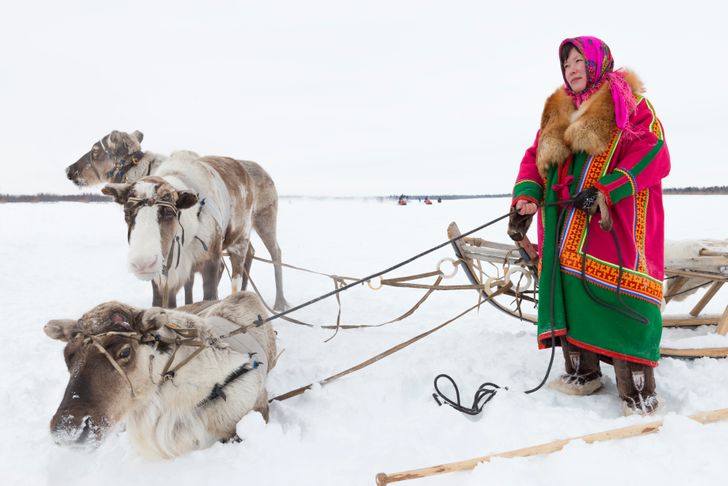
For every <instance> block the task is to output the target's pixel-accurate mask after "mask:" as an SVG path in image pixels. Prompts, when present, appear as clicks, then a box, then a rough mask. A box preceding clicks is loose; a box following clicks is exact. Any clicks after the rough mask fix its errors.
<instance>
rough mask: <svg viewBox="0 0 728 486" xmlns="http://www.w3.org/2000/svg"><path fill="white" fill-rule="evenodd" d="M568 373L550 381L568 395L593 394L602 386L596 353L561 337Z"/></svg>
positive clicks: (555, 387) (554, 386) (552, 385)
mask: <svg viewBox="0 0 728 486" xmlns="http://www.w3.org/2000/svg"><path fill="white" fill-rule="evenodd" d="M561 349H562V350H563V352H564V360H565V368H566V373H564V374H563V375H561V376H560V377H558V378H557V379H555V380H554V381H552V382H551V383H550V386H551V388H553V389H555V390H558V391H560V392H562V393H566V394H568V395H591V394H592V393H594V392H595V391H597V390H599V389H600V388H601V387H602V379H601V378H602V372H601V370H600V368H599V356H598V355H597V354H596V353H592V352H591V351H587V350H585V349H581V348H578V347H576V346H574V345H573V344H571V343H570V342H569V341H567V340H566V338H565V337H562V338H561Z"/></svg>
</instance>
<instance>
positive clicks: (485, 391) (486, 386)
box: [432, 373, 508, 415]
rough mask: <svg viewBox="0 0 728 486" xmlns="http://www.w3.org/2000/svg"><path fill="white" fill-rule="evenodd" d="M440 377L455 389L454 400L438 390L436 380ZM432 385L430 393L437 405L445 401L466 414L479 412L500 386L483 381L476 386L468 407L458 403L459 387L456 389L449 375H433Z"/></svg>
mask: <svg viewBox="0 0 728 486" xmlns="http://www.w3.org/2000/svg"><path fill="white" fill-rule="evenodd" d="M441 379H445V380H447V381H449V382H450V384H451V385H452V387H453V389H454V390H455V400H453V399H451V398H450V397H448V396H447V395H445V394H444V393H443V392H442V390H440V387H439V385H438V383H437V382H438V381H439V380H441ZM434 386H435V393H433V394H432V398H434V399H435V401H436V402H437V404H438V405H439V406H442V404H443V403H447V404H448V405H450V406H451V407H452V408H454V409H455V410H457V411H458V412H462V413H466V414H468V415H478V414H480V412H482V411H483V407H485V405H486V404H487V403H488V402H489V401H491V400H492V399H493V397H495V394H496V393H498V390H500V388H501V387H500V386H498V385H496V384H495V383H490V382H487V383H483V384H482V385H480V386H479V387H478V389H477V390H476V392H475V396H474V397H473V404H472V405H471V406H470V407H466V406H464V405H463V404H462V403H460V389H458V386H457V384H456V383H455V380H453V379H452V378H451V377H450V375H446V374H445V373H440V374H439V375H437V376H436V377H435V382H434ZM504 390H508V388H504ZM438 397H439V398H438ZM440 399H442V401H440Z"/></svg>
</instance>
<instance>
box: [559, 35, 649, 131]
mask: <svg viewBox="0 0 728 486" xmlns="http://www.w3.org/2000/svg"><path fill="white" fill-rule="evenodd" d="M568 44H570V45H572V46H574V47H575V48H576V50H577V51H579V53H580V54H581V55H582V56H584V61H585V63H586V76H587V84H586V89H584V91H582V92H581V93H574V92H573V91H572V90H571V87H570V86H569V83H568V82H567V81H566V74H565V73H564V60H565V54H566V52H567V49H564V47H565V46H566V45H568ZM559 58H560V60H561V75H562V76H563V77H564V85H565V90H566V92H567V93H568V94H569V96H571V98H572V99H573V100H574V104H576V106H577V107H578V106H579V105H581V104H582V103H583V102H584V101H586V100H587V99H589V97H590V96H591V95H592V94H594V93H595V92H596V91H597V90H598V89H599V88H601V87H602V84H604V81H607V82H608V83H609V91H610V92H611V93H612V101H614V117H615V120H616V122H617V127H619V128H621V129H624V128H625V127H627V123H628V121H629V115H630V114H631V113H632V112H633V111H634V110H635V99H634V94H632V88H630V86H629V83H627V81H626V80H625V79H624V75H625V73H624V71H621V70H620V71H614V58H612V53H611V51H610V50H609V46H608V45H607V44H606V43H605V42H604V41H602V40H600V39H597V38H596V37H589V36H581V37H573V38H571V39H564V41H562V42H561V45H560V46H559Z"/></svg>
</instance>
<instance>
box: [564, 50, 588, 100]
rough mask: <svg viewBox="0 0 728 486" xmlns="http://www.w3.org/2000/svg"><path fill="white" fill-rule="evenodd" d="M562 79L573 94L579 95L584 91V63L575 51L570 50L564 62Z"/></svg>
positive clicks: (585, 80) (582, 58)
mask: <svg viewBox="0 0 728 486" xmlns="http://www.w3.org/2000/svg"><path fill="white" fill-rule="evenodd" d="M564 77H565V78H566V82H567V83H569V87H570V88H571V91H573V92H574V93H581V92H582V91H584V89H586V83H587V78H586V62H584V56H582V55H581V54H580V53H579V51H578V50H576V49H573V48H572V49H571V52H569V56H568V57H567V58H566V61H564Z"/></svg>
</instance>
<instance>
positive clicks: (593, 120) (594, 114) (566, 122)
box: [536, 71, 644, 177]
mask: <svg viewBox="0 0 728 486" xmlns="http://www.w3.org/2000/svg"><path fill="white" fill-rule="evenodd" d="M625 79H626V80H627V82H628V83H629V86H630V87H631V88H632V93H633V94H634V95H641V94H642V93H643V92H644V87H643V85H642V81H640V79H639V78H638V77H637V75H636V74H634V73H632V72H629V71H628V72H626V73H625ZM616 127H617V125H616V122H615V118H614V102H613V101H612V95H611V93H610V91H609V83H607V82H605V83H604V84H603V85H602V87H601V88H599V89H598V90H597V91H596V92H595V93H594V94H593V95H592V96H591V97H590V98H589V99H588V100H586V101H585V102H583V103H582V104H581V106H580V107H579V108H578V109H577V108H576V107H575V106H574V102H573V101H572V99H571V97H570V96H569V95H568V93H567V92H566V91H565V90H564V88H563V87H559V88H558V89H557V90H556V91H555V92H554V94H552V95H551V96H550V97H549V98H548V99H547V100H546V105H545V106H544V110H543V115H541V132H540V135H539V140H538V148H537V151H536V166H537V167H538V170H539V172H540V173H541V175H542V176H543V177H546V174H547V173H548V169H549V167H551V166H552V165H560V164H561V163H562V162H564V161H565V160H566V159H567V158H568V157H569V155H570V154H571V153H572V152H574V153H576V152H582V151H583V152H586V153H588V154H600V153H602V152H604V151H605V150H607V148H608V146H609V142H610V141H611V139H612V135H613V133H614V130H615V129H616Z"/></svg>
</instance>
